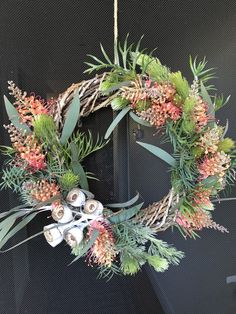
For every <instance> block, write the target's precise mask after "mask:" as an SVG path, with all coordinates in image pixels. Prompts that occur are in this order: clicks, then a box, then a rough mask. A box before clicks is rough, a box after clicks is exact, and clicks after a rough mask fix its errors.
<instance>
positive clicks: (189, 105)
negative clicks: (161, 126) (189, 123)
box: [183, 97, 196, 115]
mask: <svg viewBox="0 0 236 314" xmlns="http://www.w3.org/2000/svg"><path fill="white" fill-rule="evenodd" d="M195 105H196V98H195V97H187V98H186V99H185V101H184V103H183V111H184V113H185V114H186V115H190V114H192V113H193V110H194V107H195Z"/></svg>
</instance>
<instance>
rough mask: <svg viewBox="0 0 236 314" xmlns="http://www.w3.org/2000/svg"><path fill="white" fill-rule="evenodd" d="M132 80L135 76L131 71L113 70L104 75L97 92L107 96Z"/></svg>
mask: <svg viewBox="0 0 236 314" xmlns="http://www.w3.org/2000/svg"><path fill="white" fill-rule="evenodd" d="M134 78H135V74H134V73H133V72H131V71H124V69H122V70H114V71H112V72H110V73H108V74H107V75H106V77H105V78H104V80H103V81H102V82H101V84H100V87H99V90H100V91H101V93H102V94H103V95H109V94H110V93H112V92H114V91H115V90H118V89H119V88H120V87H122V86H123V85H127V84H128V83H129V82H130V81H131V80H133V79H134Z"/></svg>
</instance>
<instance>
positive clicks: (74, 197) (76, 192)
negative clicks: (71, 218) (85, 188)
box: [66, 188, 86, 207]
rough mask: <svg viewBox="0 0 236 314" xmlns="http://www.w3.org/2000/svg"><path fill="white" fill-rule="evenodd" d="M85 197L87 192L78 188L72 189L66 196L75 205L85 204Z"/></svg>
mask: <svg viewBox="0 0 236 314" xmlns="http://www.w3.org/2000/svg"><path fill="white" fill-rule="evenodd" d="M85 199H86V197H85V194H84V193H83V192H82V191H81V190H80V189H78V188H74V189H72V190H71V191H70V192H69V193H68V195H67V197H66V201H67V202H68V203H69V204H71V205H72V206H74V207H80V206H82V205H84V203H85Z"/></svg>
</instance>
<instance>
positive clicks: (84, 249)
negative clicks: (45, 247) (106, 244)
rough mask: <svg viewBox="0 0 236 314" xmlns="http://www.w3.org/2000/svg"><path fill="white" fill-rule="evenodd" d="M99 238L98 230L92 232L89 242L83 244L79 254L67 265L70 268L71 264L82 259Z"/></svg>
mask: <svg viewBox="0 0 236 314" xmlns="http://www.w3.org/2000/svg"><path fill="white" fill-rule="evenodd" d="M98 236H99V231H98V230H96V229H95V230H93V233H92V235H91V238H90V239H89V241H88V242H87V243H86V244H85V246H84V247H83V248H82V250H81V252H80V254H79V255H77V256H76V258H74V259H73V261H72V262H71V263H70V264H69V265H68V266H70V265H71V264H73V263H74V262H76V261H77V260H78V259H79V258H80V257H82V256H83V255H84V254H85V253H86V252H87V251H88V250H89V249H90V248H91V247H92V245H93V244H94V242H95V241H96V239H97V237H98Z"/></svg>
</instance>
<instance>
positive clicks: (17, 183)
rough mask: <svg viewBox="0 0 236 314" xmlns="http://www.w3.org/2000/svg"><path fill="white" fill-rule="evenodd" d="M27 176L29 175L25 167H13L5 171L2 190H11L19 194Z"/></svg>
mask: <svg viewBox="0 0 236 314" xmlns="http://www.w3.org/2000/svg"><path fill="white" fill-rule="evenodd" d="M27 175H29V174H28V173H27V172H26V170H25V169H24V168H23V167H16V166H11V167H7V168H5V169H3V170H2V182H1V183H0V189H7V188H9V189H11V190H13V191H14V192H19V191H20V190H21V186H22V183H23V182H24V180H25V178H26V176H27Z"/></svg>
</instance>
